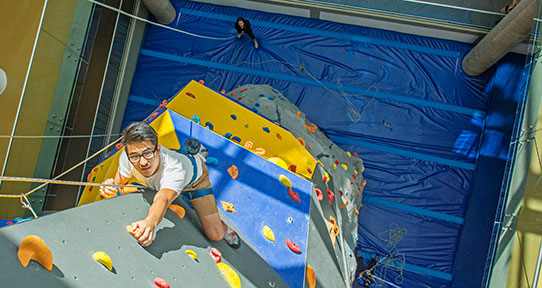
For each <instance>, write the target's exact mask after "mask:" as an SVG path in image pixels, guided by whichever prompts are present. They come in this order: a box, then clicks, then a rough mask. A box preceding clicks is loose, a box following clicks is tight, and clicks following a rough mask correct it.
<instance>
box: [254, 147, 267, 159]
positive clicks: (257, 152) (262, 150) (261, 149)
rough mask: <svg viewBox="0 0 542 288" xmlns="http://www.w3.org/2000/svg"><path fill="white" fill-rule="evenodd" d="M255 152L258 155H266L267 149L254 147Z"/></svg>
mask: <svg viewBox="0 0 542 288" xmlns="http://www.w3.org/2000/svg"><path fill="white" fill-rule="evenodd" d="M254 153H255V154H256V155H258V156H262V157H263V156H264V155H265V149H263V148H256V149H254Z"/></svg>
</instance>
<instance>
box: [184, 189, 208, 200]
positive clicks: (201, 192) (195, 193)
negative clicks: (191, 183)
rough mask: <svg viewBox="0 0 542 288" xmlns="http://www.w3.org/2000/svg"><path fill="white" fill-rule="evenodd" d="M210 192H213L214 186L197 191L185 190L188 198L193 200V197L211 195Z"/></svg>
mask: <svg viewBox="0 0 542 288" xmlns="http://www.w3.org/2000/svg"><path fill="white" fill-rule="evenodd" d="M210 194H213V189H212V188H207V189H203V190H197V191H189V192H183V195H185V196H186V198H188V199H189V200H193V199H196V198H200V197H203V196H207V195H210Z"/></svg>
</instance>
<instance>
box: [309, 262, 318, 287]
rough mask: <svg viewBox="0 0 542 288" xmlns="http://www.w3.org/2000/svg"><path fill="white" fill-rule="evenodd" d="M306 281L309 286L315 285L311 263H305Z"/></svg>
mask: <svg viewBox="0 0 542 288" xmlns="http://www.w3.org/2000/svg"><path fill="white" fill-rule="evenodd" d="M307 282H309V288H314V287H316V275H315V274H314V269H312V266H311V265H307Z"/></svg>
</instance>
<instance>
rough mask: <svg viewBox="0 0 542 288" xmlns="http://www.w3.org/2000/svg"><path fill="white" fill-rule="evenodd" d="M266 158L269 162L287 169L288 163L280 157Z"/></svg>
mask: <svg viewBox="0 0 542 288" xmlns="http://www.w3.org/2000/svg"><path fill="white" fill-rule="evenodd" d="M267 160H269V162H271V163H273V164H275V165H277V166H280V167H282V168H284V169H286V170H288V165H287V164H286V162H284V160H282V159H280V158H279V157H271V158H269V159H267Z"/></svg>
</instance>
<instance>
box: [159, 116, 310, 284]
mask: <svg viewBox="0 0 542 288" xmlns="http://www.w3.org/2000/svg"><path fill="white" fill-rule="evenodd" d="M169 115H170V117H171V120H172V122H173V125H174V126H175V132H176V133H177V138H178V139H179V142H180V143H181V144H182V143H184V141H185V140H186V139H188V138H189V137H192V138H196V139H198V140H199V141H200V142H201V143H202V144H203V145H204V146H205V147H207V149H208V150H209V156H211V157H214V158H217V159H218V160H219V162H218V164H216V165H208V167H209V173H210V179H211V183H212V185H213V191H214V194H215V197H216V199H217V202H218V207H219V208H222V205H221V204H220V201H225V202H228V203H232V204H234V207H235V211H236V213H235V214H233V213H228V212H225V213H226V215H227V216H228V218H229V219H230V220H231V221H232V222H233V223H234V224H235V226H236V227H237V228H238V229H239V231H241V233H242V234H243V235H244V236H245V238H246V239H247V240H248V241H249V242H250V244H252V246H253V247H254V248H255V250H256V251H258V253H259V254H260V255H261V256H262V258H263V259H265V260H266V261H267V263H269V265H270V266H271V267H273V269H275V271H277V273H278V274H279V275H280V276H281V277H282V279H284V281H285V282H286V283H288V285H290V286H291V287H302V286H303V281H304V278H303V277H304V275H305V274H304V272H305V260H306V253H305V251H307V238H308V228H309V207H310V195H311V191H312V190H311V189H312V183H311V182H309V181H307V180H305V179H303V178H301V177H299V176H297V175H295V174H293V173H291V172H290V171H288V170H285V169H283V168H281V167H279V166H277V165H275V164H273V163H271V162H269V161H267V160H265V159H264V158H262V157H260V156H258V155H256V154H254V153H252V152H250V151H248V150H246V149H244V148H243V147H241V146H239V145H237V144H235V143H233V142H231V141H230V140H228V139H226V138H223V137H222V136H220V135H217V134H215V133H213V132H211V131H209V130H207V129H206V128H204V127H202V126H200V125H197V124H195V123H193V122H191V121H189V120H187V119H186V118H184V117H182V116H180V115H178V114H176V113H175V112H172V111H169ZM232 165H235V166H237V168H238V171H239V176H238V178H237V179H235V180H234V179H232V178H231V177H230V175H229V174H228V172H227V169H228V168H229V167H230V166H232ZM280 175H285V176H286V177H288V179H289V180H290V181H291V183H292V186H293V190H294V191H295V192H297V193H298V195H299V198H300V200H301V202H300V203H298V202H294V201H293V200H292V199H291V198H290V196H288V188H286V187H285V186H283V185H282V184H281V182H280V180H279V176H280ZM265 225H267V226H269V227H270V228H271V229H272V230H273V233H274V235H275V242H272V241H270V240H268V239H267V238H265V237H264V235H263V233H262V229H263V227H264V226H265ZM286 238H288V239H289V240H290V241H293V242H295V243H297V245H298V247H299V249H300V250H301V251H302V253H301V254H295V253H294V252H292V251H291V250H290V249H289V248H288V246H287V245H286Z"/></svg>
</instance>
